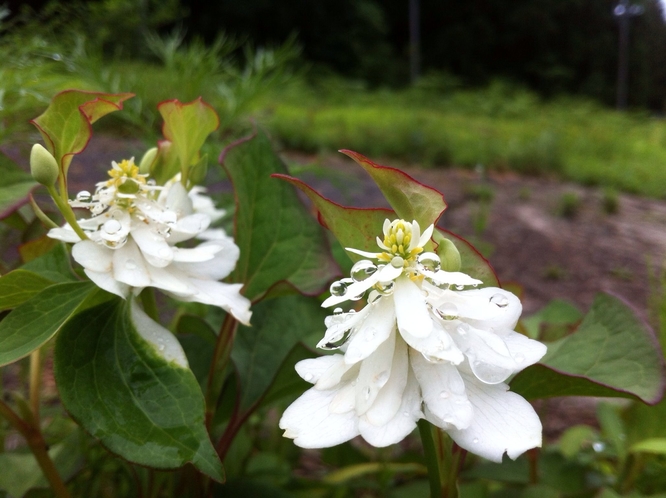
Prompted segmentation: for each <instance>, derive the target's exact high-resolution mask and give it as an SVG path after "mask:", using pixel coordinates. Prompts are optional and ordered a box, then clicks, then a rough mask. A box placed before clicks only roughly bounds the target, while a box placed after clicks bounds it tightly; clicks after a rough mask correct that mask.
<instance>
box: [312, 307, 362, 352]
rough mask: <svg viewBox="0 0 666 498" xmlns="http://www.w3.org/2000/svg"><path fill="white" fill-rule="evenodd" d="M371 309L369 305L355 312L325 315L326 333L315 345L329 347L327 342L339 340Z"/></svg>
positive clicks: (323, 347)
mask: <svg viewBox="0 0 666 498" xmlns="http://www.w3.org/2000/svg"><path fill="white" fill-rule="evenodd" d="M371 310H372V308H371V307H370V306H366V307H365V308H363V309H362V310H361V311H359V312H357V313H354V312H352V311H350V312H349V313H341V314H333V315H329V316H327V317H326V318H325V319H324V323H325V324H326V333H325V334H324V337H323V338H322V340H321V341H319V343H318V344H317V347H318V348H322V349H326V348H328V347H329V346H328V344H330V343H335V342H338V341H340V340H341V339H342V338H343V337H344V335H345V334H346V333H347V332H349V331H352V330H353V329H354V328H355V327H356V326H357V325H358V324H360V323H361V322H362V321H363V320H365V318H366V316H367V315H368V313H370V311H371ZM352 333H353V332H352Z"/></svg>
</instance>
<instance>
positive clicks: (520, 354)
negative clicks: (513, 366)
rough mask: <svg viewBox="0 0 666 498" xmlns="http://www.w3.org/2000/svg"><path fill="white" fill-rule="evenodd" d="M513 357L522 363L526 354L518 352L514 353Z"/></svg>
mask: <svg viewBox="0 0 666 498" xmlns="http://www.w3.org/2000/svg"><path fill="white" fill-rule="evenodd" d="M513 359H514V360H515V361H516V363H522V362H524V361H525V355H524V354H523V353H516V354H515V355H513Z"/></svg>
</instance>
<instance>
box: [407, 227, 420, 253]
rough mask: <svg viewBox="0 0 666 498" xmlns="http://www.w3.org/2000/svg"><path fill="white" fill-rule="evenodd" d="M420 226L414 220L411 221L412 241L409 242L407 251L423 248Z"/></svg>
mask: <svg viewBox="0 0 666 498" xmlns="http://www.w3.org/2000/svg"><path fill="white" fill-rule="evenodd" d="M420 242H421V226H420V225H419V222H418V221H416V220H413V221H412V240H410V241H409V249H410V250H412V249H415V248H417V247H423V246H422V245H421V244H420Z"/></svg>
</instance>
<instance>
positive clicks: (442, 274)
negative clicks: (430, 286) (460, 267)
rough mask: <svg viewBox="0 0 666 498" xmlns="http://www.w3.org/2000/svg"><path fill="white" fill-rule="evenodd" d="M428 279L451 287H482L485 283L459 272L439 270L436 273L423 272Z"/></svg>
mask: <svg viewBox="0 0 666 498" xmlns="http://www.w3.org/2000/svg"><path fill="white" fill-rule="evenodd" d="M421 273H422V274H423V275H425V277H426V278H429V279H430V280H432V281H433V282H435V283H436V284H440V285H442V284H449V285H480V284H482V283H483V281H481V280H477V279H476V278H472V277H470V276H469V275H467V274H465V273H461V272H459V271H444V270H438V271H436V272H432V271H428V270H425V271H421Z"/></svg>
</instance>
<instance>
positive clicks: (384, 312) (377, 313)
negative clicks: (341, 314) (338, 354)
mask: <svg viewBox="0 0 666 498" xmlns="http://www.w3.org/2000/svg"><path fill="white" fill-rule="evenodd" d="M366 310H367V311H366ZM363 311H366V312H367V313H368V316H367V318H365V321H363V323H362V324H360V326H359V327H358V328H357V330H356V331H355V333H354V334H353V335H352V337H351V339H350V340H349V343H348V346H347V351H346V352H345V361H346V362H347V363H356V362H358V361H361V360H363V359H365V358H367V357H368V356H370V355H371V354H372V353H373V352H374V351H375V350H376V349H377V347H378V346H379V345H380V344H381V343H383V342H384V341H385V340H386V339H387V338H388V337H389V335H390V334H391V332H392V331H393V330H394V329H395V310H394V306H393V299H391V298H390V297H386V298H381V299H379V300H377V301H375V302H374V303H372V304H368V305H367V306H366V309H364V310H363ZM356 314H357V315H360V313H356ZM361 318H363V316H362V315H361Z"/></svg>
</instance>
